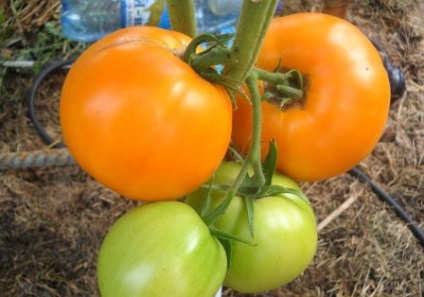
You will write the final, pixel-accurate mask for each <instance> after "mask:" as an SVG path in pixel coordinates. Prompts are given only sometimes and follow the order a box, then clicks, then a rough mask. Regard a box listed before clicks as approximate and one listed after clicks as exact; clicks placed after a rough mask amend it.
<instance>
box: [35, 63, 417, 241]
mask: <svg viewBox="0 0 424 297" xmlns="http://www.w3.org/2000/svg"><path fill="white" fill-rule="evenodd" d="M74 61H75V58H72V59H69V60H65V61H60V62H54V63H51V64H50V65H48V66H47V67H45V68H44V69H42V70H41V72H40V73H39V74H38V75H37V76H36V77H35V79H34V82H33V84H32V86H31V90H30V92H29V96H28V109H29V117H30V119H31V121H32V123H33V125H34V128H35V130H36V131H37V132H38V134H39V135H40V137H41V139H42V140H43V141H44V142H45V143H46V144H48V145H52V147H54V148H64V147H65V145H64V144H63V143H62V142H60V143H55V140H54V139H53V138H52V137H51V136H50V135H48V133H47V132H46V131H45V129H44V127H43V126H42V125H41V124H40V122H39V121H38V119H37V117H36V113H35V105H34V100H35V95H36V92H37V89H38V87H39V85H40V83H41V82H42V80H43V79H44V78H45V77H46V76H47V75H48V74H50V73H51V72H53V71H54V70H56V69H58V68H62V67H64V66H69V65H71V64H72V63H73V62H74ZM349 173H350V174H351V175H353V176H355V177H357V178H358V179H359V180H361V181H364V182H366V183H368V184H369V185H370V187H371V189H372V191H373V192H374V193H375V194H376V195H377V196H378V198H380V199H381V200H383V201H384V202H386V203H387V204H388V205H390V206H391V207H392V208H393V210H394V211H395V212H396V214H397V215H398V216H399V217H400V218H401V219H403V220H404V221H405V222H406V224H407V226H408V227H409V229H410V230H411V232H412V233H413V234H414V235H415V237H416V238H417V239H418V240H419V242H420V244H421V245H422V246H423V247H424V232H423V231H422V230H421V229H420V227H419V226H418V224H417V223H416V222H415V221H414V220H413V219H412V218H411V216H410V215H409V214H408V213H407V212H406V211H405V210H404V209H403V208H402V206H401V205H400V204H399V203H398V202H397V201H396V200H395V199H394V198H393V197H392V196H390V195H389V194H388V193H386V192H385V191H383V190H382V189H381V188H380V187H379V186H378V185H377V184H376V183H375V182H374V181H373V180H372V179H370V178H369V177H368V176H367V175H365V174H364V173H363V172H362V171H361V170H360V169H359V168H358V167H355V168H353V169H351V170H350V171H349Z"/></svg>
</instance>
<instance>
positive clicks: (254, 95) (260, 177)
mask: <svg viewBox="0 0 424 297" xmlns="http://www.w3.org/2000/svg"><path fill="white" fill-rule="evenodd" d="M257 81H258V74H257V72H255V71H251V72H250V74H249V76H248V77H247V79H246V84H247V87H248V88H249V91H250V96H251V99H250V100H251V102H252V112H253V127H252V146H251V147H250V151H249V154H248V157H247V160H248V161H249V162H250V163H251V165H252V167H253V171H254V174H253V182H254V183H255V185H256V186H263V185H264V184H265V176H264V174H263V171H262V163H261V121H262V115H261V95H260V94H259V89H258V82H257Z"/></svg>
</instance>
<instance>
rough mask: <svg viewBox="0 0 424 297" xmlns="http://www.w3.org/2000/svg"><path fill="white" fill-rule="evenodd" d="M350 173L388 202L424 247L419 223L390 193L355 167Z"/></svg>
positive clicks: (423, 235)
mask: <svg viewBox="0 0 424 297" xmlns="http://www.w3.org/2000/svg"><path fill="white" fill-rule="evenodd" d="M349 173H350V174H351V175H353V176H355V177H357V178H358V179H359V180H361V181H363V182H366V183H368V185H369V186H370V187H371V190H372V191H373V192H374V193H375V194H376V195H377V197H378V198H380V199H381V200H383V201H384V202H386V203H387V204H388V205H389V206H390V207H391V208H392V209H393V210H394V211H395V213H396V214H397V215H398V216H399V217H400V218H401V219H402V220H404V221H405V222H406V224H407V226H408V228H409V229H410V230H411V232H412V233H413V234H414V235H415V237H416V238H417V239H418V240H419V242H420V244H421V245H422V246H423V247H424V232H423V231H422V230H421V229H420V227H419V226H418V224H417V222H416V221H415V220H414V219H413V218H412V217H411V216H410V215H409V214H408V213H407V212H406V211H405V209H404V208H403V207H402V206H401V205H400V204H399V203H398V202H397V201H396V199H394V198H393V197H392V196H390V195H389V194H388V193H386V192H385V191H383V189H381V188H380V187H379V186H378V185H377V184H376V183H375V182H374V181H373V180H372V179H371V178H369V177H368V176H367V175H366V174H365V173H363V172H362V171H361V170H360V169H359V168H358V167H355V168H353V169H351V170H350V171H349Z"/></svg>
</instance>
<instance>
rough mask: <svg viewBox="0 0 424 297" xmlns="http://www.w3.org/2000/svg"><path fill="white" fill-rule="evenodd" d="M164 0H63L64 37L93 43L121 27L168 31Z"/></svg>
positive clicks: (62, 21)
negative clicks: (148, 27)
mask: <svg viewBox="0 0 424 297" xmlns="http://www.w3.org/2000/svg"><path fill="white" fill-rule="evenodd" d="M165 2H166V1H165V0H62V13H61V24H62V32H63V35H64V36H65V37H66V38H68V39H71V40H77V41H84V42H92V41H96V40H97V39H99V38H101V37H103V36H104V35H106V34H108V33H111V32H113V31H115V30H117V29H119V28H124V27H128V26H134V25H152V26H159V27H163V28H167V29H169V28H170V27H171V25H170V22H169V17H168V15H167V11H166V9H165Z"/></svg>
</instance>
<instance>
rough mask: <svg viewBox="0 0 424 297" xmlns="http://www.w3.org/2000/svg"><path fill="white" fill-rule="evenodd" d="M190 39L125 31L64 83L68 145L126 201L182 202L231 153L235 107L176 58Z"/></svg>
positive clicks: (95, 49) (151, 30)
mask: <svg viewBox="0 0 424 297" xmlns="http://www.w3.org/2000/svg"><path fill="white" fill-rule="evenodd" d="M190 41H191V39H190V38H189V37H187V36H185V35H183V34H181V33H178V32H173V31H167V30H163V29H160V28H155V27H130V28H125V29H122V30H119V31H117V32H115V33H112V34H110V35H108V36H107V37H105V38H103V39H101V40H99V41H98V42H97V43H95V44H93V45H92V46H91V47H90V48H88V49H87V51H86V52H84V53H83V54H82V55H81V56H80V57H79V58H78V60H77V61H76V62H75V64H74V65H72V67H71V70H70V71H69V73H68V75H67V77H66V80H65V84H64V87H63V90H62V94H61V101H60V122H61V128H62V132H63V138H64V142H65V144H66V145H67V147H68V149H69V151H70V153H71V155H72V156H73V157H74V158H75V160H76V161H77V163H78V164H79V165H80V166H81V167H82V169H84V170H85V171H86V172H87V173H88V174H90V175H91V176H93V177H94V178H95V179H96V180H98V181H99V182H100V183H102V184H103V185H105V186H107V187H109V188H111V189H112V190H114V191H116V192H118V193H119V194H121V195H123V196H125V197H127V198H131V199H137V200H143V201H154V200H170V199H177V198H180V197H182V196H184V195H185V194H186V193H188V192H190V191H193V190H194V189H196V188H197V187H199V186H200V185H201V184H202V183H204V182H205V181H206V180H207V179H208V178H209V177H210V175H211V174H212V172H213V171H214V170H215V169H216V168H217V167H218V166H219V163H220V162H221V160H222V159H223V157H224V155H225V153H226V150H227V148H228V145H229V142H230V137H231V117H232V106H231V101H230V100H229V97H228V94H227V93H226V92H225V90H224V89H223V88H221V87H218V86H216V85H213V84H211V83H209V82H208V81H206V80H204V79H202V78H201V77H200V76H199V75H198V74H197V73H196V72H194V71H193V70H192V69H191V67H190V66H189V65H188V64H186V63H185V62H183V61H182V60H181V59H180V58H178V57H177V56H176V53H177V52H179V51H182V50H184V48H185V47H186V46H187V45H188V43H189V42H190Z"/></svg>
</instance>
